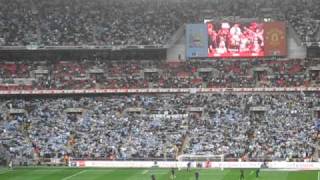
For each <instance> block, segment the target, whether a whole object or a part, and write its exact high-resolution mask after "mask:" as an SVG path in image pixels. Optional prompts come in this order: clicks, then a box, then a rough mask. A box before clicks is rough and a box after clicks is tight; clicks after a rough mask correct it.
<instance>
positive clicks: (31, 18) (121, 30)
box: [0, 0, 319, 46]
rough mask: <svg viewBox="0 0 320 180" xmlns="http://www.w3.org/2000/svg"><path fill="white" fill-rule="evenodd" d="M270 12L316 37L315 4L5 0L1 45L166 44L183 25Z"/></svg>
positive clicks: (0, 6) (0, 8)
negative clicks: (218, 18)
mask: <svg viewBox="0 0 320 180" xmlns="http://www.w3.org/2000/svg"><path fill="white" fill-rule="evenodd" d="M142 7H143V8H142ZM268 8H272V9H273V13H274V14H275V15H274V17H276V18H278V19H280V20H285V21H288V22H290V24H292V26H293V27H294V29H295V30H296V31H297V33H298V34H299V35H300V36H301V38H302V40H303V41H305V40H307V41H312V40H313V39H314V37H316V34H317V32H318V26H319V23H318V21H317V20H319V12H318V8H319V1H317V0H307V1H300V0H295V1H294V2H292V0H285V1H283V0H281V1H280V0H273V1H263V0H249V1H244V0H239V1H236V2H235V1H233V0H224V1H223V3H221V2H220V0H217V1H209V0H200V1H197V3H194V2H193V0H177V1H171V0H161V1H154V0H133V1H118V0H108V1H104V0H92V1H86V0H69V1H63V0H55V1H49V0H43V1H33V0H1V1H0V45H6V46H20V45H30V44H37V45H46V46H48V45H50V46H58V45H62V46H72V45H158V44H166V43H167V42H168V40H169V38H170V37H171V36H172V35H173V33H174V32H175V31H176V30H177V29H178V28H179V27H180V26H181V25H183V24H184V23H199V22H203V20H204V18H212V17H228V16H240V17H244V18H257V17H258V18H264V16H265V13H266V12H265V9H268Z"/></svg>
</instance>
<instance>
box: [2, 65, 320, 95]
mask: <svg viewBox="0 0 320 180" xmlns="http://www.w3.org/2000/svg"><path fill="white" fill-rule="evenodd" d="M319 71H320V69H319V61H318V60H317V59H290V60H250V61H225V60H213V61H203V62H201V61H194V62H164V61H156V62H155V61H104V60H85V59H84V60H81V61H14V62H3V63H0V75H1V76H0V77H1V78H0V90H30V89H38V90H40V89H102V88H193V87H297V86H306V87H307V86H316V85H317V84H318V83H319V80H320V77H319V76H320V73H319Z"/></svg>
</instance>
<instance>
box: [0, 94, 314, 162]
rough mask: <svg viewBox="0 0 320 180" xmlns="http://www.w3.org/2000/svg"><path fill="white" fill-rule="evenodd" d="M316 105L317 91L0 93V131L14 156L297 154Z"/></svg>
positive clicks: (307, 142)
mask: <svg viewBox="0 0 320 180" xmlns="http://www.w3.org/2000/svg"><path fill="white" fill-rule="evenodd" d="M319 105H320V98H319V94H318V93H310V94H309V93H308V94H304V93H299V92H298V93H288V94H284V93H272V94H242V95H240V94H150V95H126V96H122V95H110V96H104V97H100V96H94V97H63V98H36V97H35V98H32V97H30V98H23V99H21V98H13V99H12V98H11V99H2V100H1V104H0V108H1V116H0V117H1V121H0V122H1V124H0V126H1V128H0V129H1V131H0V135H1V144H3V145H4V146H5V147H7V148H8V151H9V152H10V153H11V156H13V157H15V158H17V159H19V157H28V158H33V159H37V158H52V157H62V156H63V155H65V154H68V155H71V156H72V157H74V158H82V159H86V158H89V159H137V158H144V159H146V158H175V157H176V156H177V154H178V153H182V152H184V153H194V154H201V153H207V152H215V153H217V154H225V156H226V158H249V159H251V160H254V159H257V158H268V159H278V160H279V159H296V160H303V159H304V158H310V157H311V156H312V154H313V153H314V148H313V147H314V146H313V145H314V144H315V142H316V137H317V129H316V125H315V118H316V117H317V116H314V114H315V112H314V109H315V107H319ZM257 107H263V108H264V110H262V108H260V110H259V112H256V110H255V108H257Z"/></svg>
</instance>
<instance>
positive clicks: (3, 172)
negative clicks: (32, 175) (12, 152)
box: [0, 170, 12, 174]
mask: <svg viewBox="0 0 320 180" xmlns="http://www.w3.org/2000/svg"><path fill="white" fill-rule="evenodd" d="M9 171H12V170H3V171H0V174H5V173H8V172H9Z"/></svg>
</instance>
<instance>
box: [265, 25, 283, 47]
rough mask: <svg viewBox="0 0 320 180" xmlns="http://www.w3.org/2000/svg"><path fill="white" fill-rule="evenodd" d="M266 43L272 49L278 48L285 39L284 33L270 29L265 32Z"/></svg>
mask: <svg viewBox="0 0 320 180" xmlns="http://www.w3.org/2000/svg"><path fill="white" fill-rule="evenodd" d="M265 38H266V42H268V44H269V45H270V46H272V47H279V46H280V45H281V42H283V40H284V39H285V35H284V32H283V31H282V30H280V29H277V28H272V29H270V30H269V31H268V32H266V36H265Z"/></svg>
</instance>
